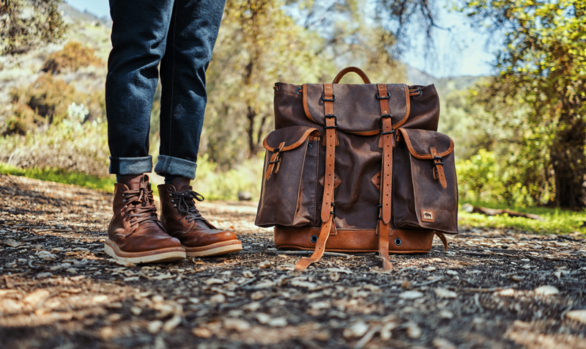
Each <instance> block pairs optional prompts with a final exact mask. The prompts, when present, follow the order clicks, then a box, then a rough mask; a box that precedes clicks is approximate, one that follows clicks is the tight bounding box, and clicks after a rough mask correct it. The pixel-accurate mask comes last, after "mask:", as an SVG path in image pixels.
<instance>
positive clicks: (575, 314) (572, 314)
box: [566, 309, 586, 324]
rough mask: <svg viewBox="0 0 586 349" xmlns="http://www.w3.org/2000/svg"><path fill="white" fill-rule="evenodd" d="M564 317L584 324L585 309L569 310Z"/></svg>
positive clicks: (585, 319) (585, 321)
mask: <svg viewBox="0 0 586 349" xmlns="http://www.w3.org/2000/svg"><path fill="white" fill-rule="evenodd" d="M566 317H567V318H568V319H570V320H574V321H578V322H581V323H583V324H586V309H580V310H570V311H569V312H567V313H566Z"/></svg>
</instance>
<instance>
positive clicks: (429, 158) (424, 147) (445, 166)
mask: <svg viewBox="0 0 586 349" xmlns="http://www.w3.org/2000/svg"><path fill="white" fill-rule="evenodd" d="M399 131H400V138H401V139H402V140H403V142H400V143H402V144H401V146H399V147H397V149H396V152H397V153H398V154H397V157H398V159H397V160H398V161H403V162H405V165H406V166H404V167H403V168H404V169H405V170H404V171H403V173H396V175H395V176H393V177H394V180H395V182H396V184H397V185H396V186H395V188H396V189H397V191H396V193H393V194H394V195H393V203H394V205H393V221H394V224H395V226H397V227H398V228H425V229H430V230H435V231H439V232H443V233H450V234H455V233H457V232H458V185H457V181H456V166H455V162H454V142H453V141H452V140H451V139H450V137H448V136H446V135H444V134H442V133H439V132H435V131H427V130H418V129H403V128H401V129H399ZM401 153H402V154H401ZM406 162H408V164H407V163H406ZM405 172H409V173H405ZM395 194H396V195H395ZM396 201H398V202H396ZM395 203H396V204H395Z"/></svg>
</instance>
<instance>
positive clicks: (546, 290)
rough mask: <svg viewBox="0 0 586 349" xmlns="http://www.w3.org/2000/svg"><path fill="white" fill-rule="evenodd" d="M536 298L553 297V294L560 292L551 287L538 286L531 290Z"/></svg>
mask: <svg viewBox="0 0 586 349" xmlns="http://www.w3.org/2000/svg"><path fill="white" fill-rule="evenodd" d="M533 292H535V294H536V295H537V296H545V297H547V296H553V295H555V294H558V293H560V291H559V290H558V289H557V288H555V287H554V286H551V285H545V286H539V287H538V288H536V289H535V290H533Z"/></svg>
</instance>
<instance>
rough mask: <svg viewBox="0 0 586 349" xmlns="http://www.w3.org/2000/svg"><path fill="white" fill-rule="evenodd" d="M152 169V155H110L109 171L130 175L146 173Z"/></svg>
mask: <svg viewBox="0 0 586 349" xmlns="http://www.w3.org/2000/svg"><path fill="white" fill-rule="evenodd" d="M152 170H153V157H152V156H150V155H149V156H142V157H132V158H113V157H111V156H110V173H115V174H117V175H121V176H124V175H131V174H142V173H148V172H151V171H152Z"/></svg>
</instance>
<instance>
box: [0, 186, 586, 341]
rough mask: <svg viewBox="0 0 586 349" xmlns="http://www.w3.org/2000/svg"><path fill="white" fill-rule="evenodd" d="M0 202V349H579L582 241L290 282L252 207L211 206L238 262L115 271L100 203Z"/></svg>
mask: <svg viewBox="0 0 586 349" xmlns="http://www.w3.org/2000/svg"><path fill="white" fill-rule="evenodd" d="M204 192H205V191H204ZM0 198H1V199H0V346H1V347H5V348H30V347H35V348H55V347H59V348H92V347H100V348H101V347H106V348H110V347H152V348H166V347H174V348H176V347H194V346H200V347H202V348H207V347H210V348H216V347H258V346H266V347H276V346H279V347H308V348H323V347H335V348H344V347H349V348H350V347H356V348H360V347H373V348H378V347H397V348H413V347H436V348H457V347H458V348H459V347H461V348H469V347H498V348H501V347H505V348H508V347H530V348H543V347H568V348H586V339H585V337H586V299H585V295H584V293H585V290H586V248H585V246H586V245H585V244H584V242H585V240H584V236H582V235H580V234H576V235H566V236H561V235H533V234H527V233H521V232H514V231H500V230H483V229H461V230H462V231H461V234H460V235H458V236H457V237H454V238H451V239H450V246H451V248H450V250H449V251H444V250H443V248H442V247H441V244H440V243H439V241H436V242H435V244H434V247H433V250H432V252H431V253H430V254H428V255H413V256H410V255H407V256H391V260H392V261H393V263H394V270H393V271H392V272H390V273H383V272H382V271H381V269H380V268H379V264H380V262H379V259H378V258H377V256H376V255H375V254H360V255H339V254H330V255H326V256H325V257H324V259H323V260H322V261H321V262H320V263H319V264H318V265H317V267H310V269H309V270H308V271H307V272H305V273H295V272H293V271H292V268H293V265H294V264H295V262H296V260H297V259H298V258H299V257H300V254H299V253H290V252H284V251H277V250H275V249H274V247H273V245H272V234H271V231H270V230H268V229H259V228H257V227H255V226H254V225H253V223H252V222H253V221H254V213H255V210H256V207H255V205H254V204H252V203H245V204H242V203H222V202H214V203H203V204H201V205H200V207H201V209H202V211H203V212H204V213H206V214H207V216H209V217H211V218H212V219H211V220H212V221H213V222H214V223H217V224H218V225H220V226H223V227H231V228H234V229H236V230H237V231H238V232H239V236H240V237H241V239H242V240H243V242H244V250H243V251H242V252H241V253H240V254H237V255H231V256H227V257H222V258H208V259H190V260H185V261H182V262H180V263H174V264H161V265H151V266H142V267H140V266H136V267H122V266H119V265H117V264H114V263H113V262H112V261H111V260H110V259H108V257H107V256H106V255H105V254H104V253H103V250H102V248H103V247H102V246H103V240H104V236H105V229H106V226H107V223H108V221H109V219H110V210H111V209H110V201H111V195H110V194H104V193H100V192H95V191H92V190H88V189H84V188H79V187H75V186H69V185H63V184H55V183H48V182H42V181H38V180H32V179H26V178H21V177H13V176H0ZM580 310H582V311H580Z"/></svg>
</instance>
